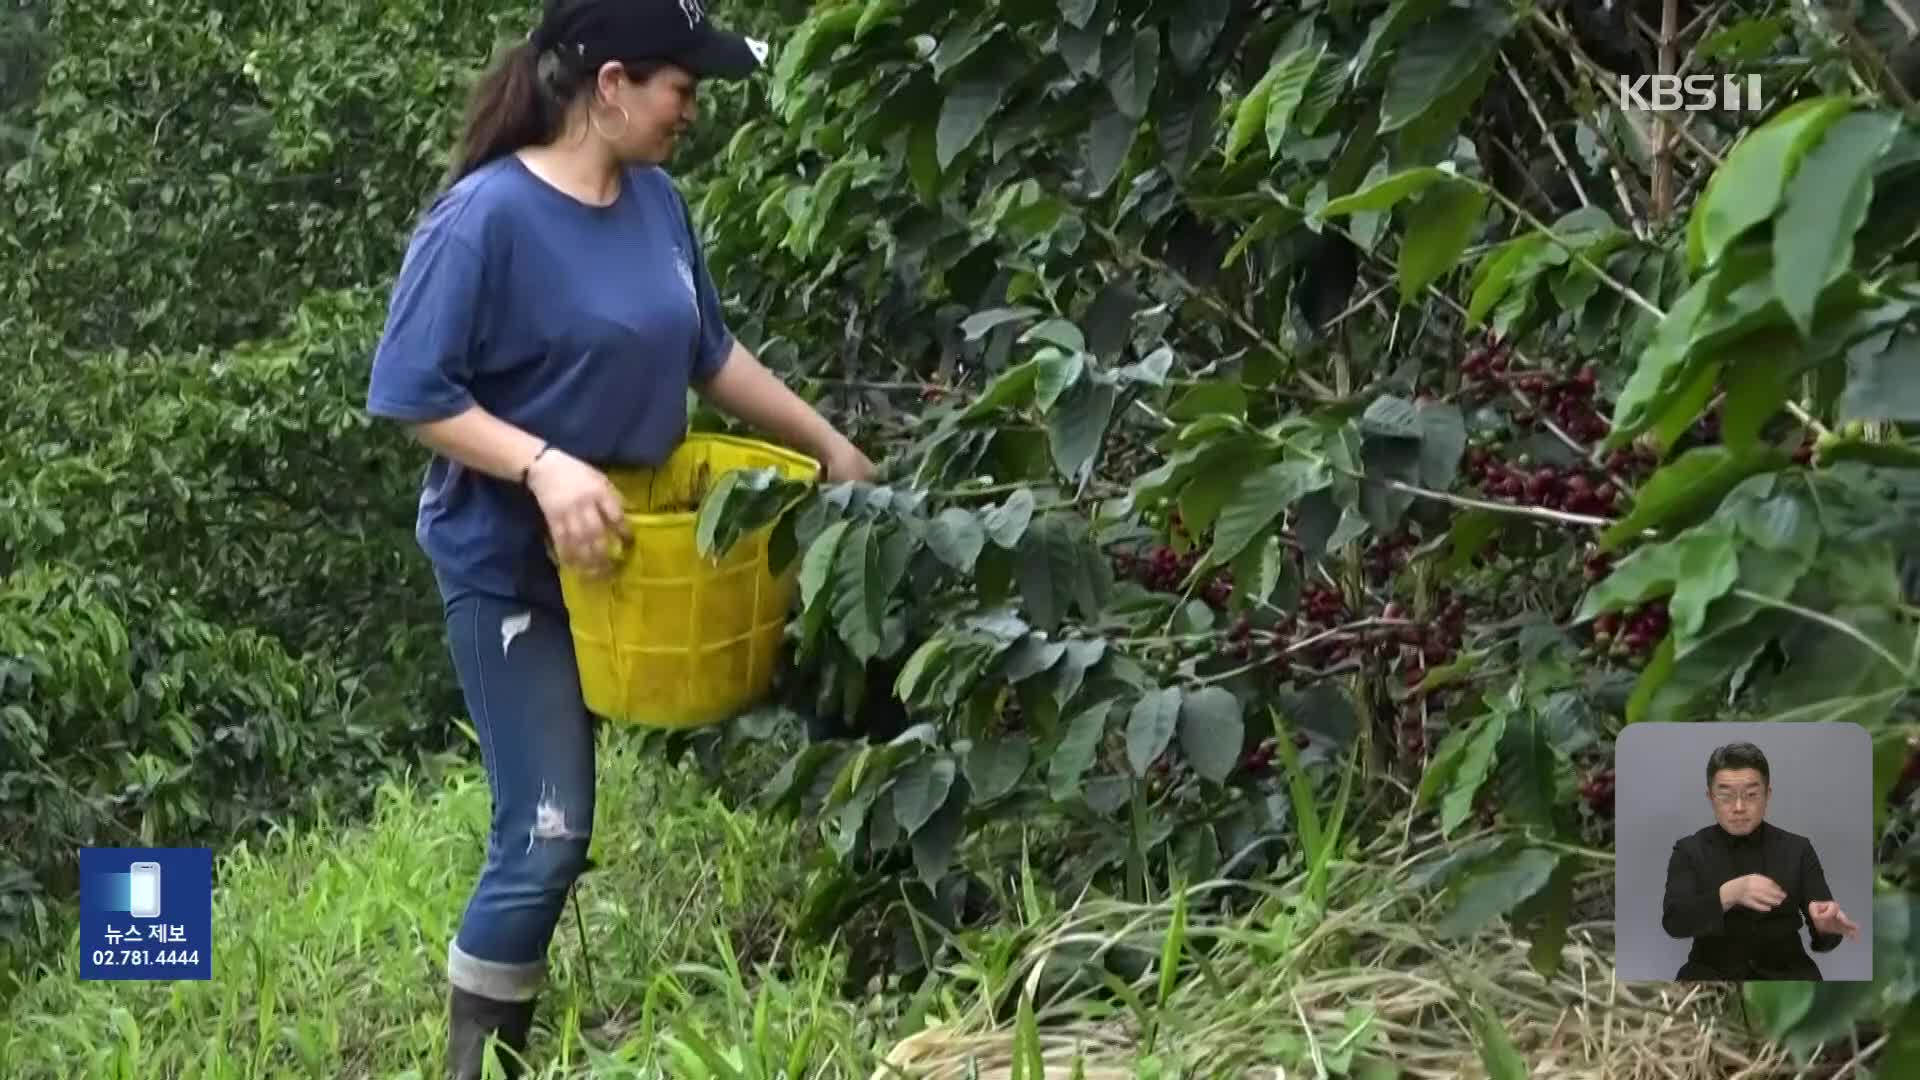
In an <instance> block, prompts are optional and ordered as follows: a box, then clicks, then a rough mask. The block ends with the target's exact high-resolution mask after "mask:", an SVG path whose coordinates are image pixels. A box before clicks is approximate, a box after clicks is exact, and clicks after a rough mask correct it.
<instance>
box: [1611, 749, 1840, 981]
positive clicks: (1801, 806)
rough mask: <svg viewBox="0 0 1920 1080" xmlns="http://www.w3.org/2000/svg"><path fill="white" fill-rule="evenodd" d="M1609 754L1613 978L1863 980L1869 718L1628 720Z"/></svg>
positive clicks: (1669, 979)
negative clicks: (1864, 722)
mask: <svg viewBox="0 0 1920 1080" xmlns="http://www.w3.org/2000/svg"><path fill="white" fill-rule="evenodd" d="M1614 754H1615V757H1614V776H1615V799H1614V807H1615V810H1614V850H1615V857H1616V861H1615V863H1614V927H1615V934H1616V944H1617V965H1618V966H1617V970H1618V973H1619V976H1620V978H1621V979H1624V980H1629V981H1649V982H1675V981H1677V982H1750V981H1760V980H1799V981H1808V982H1854V981H1865V980H1870V979H1872V978H1873V926H1872V916H1873V743H1872V739H1871V737H1870V736H1869V735H1868V733H1867V731H1866V729H1865V728H1863V727H1861V726H1860V725H1859V724H1851V723H1813V724H1793V723H1770V722H1760V723H1711V722H1708V723H1677V724H1660V723H1642V724H1630V725H1628V726H1627V727H1626V728H1625V729H1624V730H1623V731H1622V732H1621V734H1620V738H1619V740H1618V742H1617V743H1616V746H1615V751H1614Z"/></svg>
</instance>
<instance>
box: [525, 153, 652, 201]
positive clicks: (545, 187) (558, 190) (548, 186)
mask: <svg viewBox="0 0 1920 1080" xmlns="http://www.w3.org/2000/svg"><path fill="white" fill-rule="evenodd" d="M507 156H508V157H509V158H512V159H513V167H514V168H516V169H518V170H520V172H521V173H522V174H524V175H525V176H526V177H527V179H529V180H531V181H533V183H534V185H535V186H536V187H538V188H540V189H541V190H542V191H545V192H547V193H548V194H549V195H550V196H551V197H552V198H554V199H558V200H560V201H561V202H563V203H565V204H566V205H568V206H571V207H573V208H575V209H577V210H583V211H586V212H587V213H591V214H605V213H609V212H611V211H613V210H614V209H616V208H617V207H618V206H619V205H620V204H621V202H623V201H625V199H626V197H627V189H628V188H629V187H630V186H631V185H630V184H628V183H627V175H626V170H625V169H621V170H619V171H618V172H616V173H614V185H615V187H614V192H613V198H612V199H610V200H608V201H607V202H604V203H597V202H589V201H588V200H586V199H583V198H581V197H579V196H578V195H575V194H573V193H572V192H570V191H567V190H566V189H565V188H562V187H561V186H560V185H558V184H556V183H554V182H553V181H552V180H549V179H547V178H546V177H544V176H542V175H540V173H539V171H538V170H536V169H535V168H534V167H533V166H532V165H529V164H527V160H526V158H524V157H521V156H520V153H519V151H515V152H513V153H511V154H508V155H507Z"/></svg>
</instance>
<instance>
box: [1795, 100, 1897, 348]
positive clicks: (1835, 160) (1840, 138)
mask: <svg viewBox="0 0 1920 1080" xmlns="http://www.w3.org/2000/svg"><path fill="white" fill-rule="evenodd" d="M1899 124H1900V118H1899V116H1898V115H1897V114H1891V113H1854V114H1852V115H1849V116H1843V117H1840V118H1839V119H1837V120H1835V121H1834V122H1833V124H1832V125H1831V126H1830V127H1828V128H1827V129H1826V132H1825V135H1824V137H1822V138H1821V139H1820V141H1819V142H1818V143H1816V144H1815V145H1814V146H1813V147H1812V148H1811V149H1810V150H1808V151H1807V155H1806V157H1805V159H1804V160H1803V161H1802V162H1801V164H1800V168H1799V171H1798V172H1796V173H1795V174H1794V177H1793V181H1792V183H1790V184H1788V185H1787V189H1786V205H1785V206H1784V207H1782V208H1781V211H1780V217H1779V220H1778V221H1776V222H1775V223H1774V229H1773V283H1774V287H1775V289H1777V290H1778V291H1779V294H1780V302H1781V304H1782V305H1783V306H1784V307H1785V308H1786V310H1787V314H1788V315H1789V316H1791V317H1792V318H1793V322H1794V325H1795V326H1798V327H1799V328H1800V333H1801V334H1802V335H1803V336H1807V337H1811V336H1812V334H1813V307H1814V302H1815V301H1816V300H1818V299H1819V296H1820V291H1821V290H1822V289H1823V288H1825V287H1826V285H1827V283H1828V281H1830V280H1831V279H1832V277H1833V274H1834V273H1835V271H1837V270H1841V269H1844V268H1845V267H1847V266H1850V265H1851V264H1852V262H1853V234H1854V233H1855V232H1857V231H1859V229H1860V226H1861V225H1863V224H1865V223H1866V220H1867V208H1868V206H1869V205H1871V204H1872V202H1873V166H1874V163H1875V161H1877V160H1878V159H1879V157H1880V155H1881V154H1883V153H1884V152H1885V151H1886V149H1887V146H1888V144H1890V143H1891V142H1892V141H1893V135H1894V132H1895V131H1897V130H1898V129H1899Z"/></svg>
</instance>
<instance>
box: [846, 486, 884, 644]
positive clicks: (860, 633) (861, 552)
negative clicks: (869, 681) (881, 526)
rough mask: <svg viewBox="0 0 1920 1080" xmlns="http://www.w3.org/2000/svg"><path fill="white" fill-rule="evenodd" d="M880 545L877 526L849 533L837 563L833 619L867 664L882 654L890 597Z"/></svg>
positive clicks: (862, 524)
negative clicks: (884, 588) (883, 581)
mask: <svg viewBox="0 0 1920 1080" xmlns="http://www.w3.org/2000/svg"><path fill="white" fill-rule="evenodd" d="M879 581H880V546H879V545H878V544H877V543H875V542H874V536H873V523H872V522H867V521H860V522H856V523H854V524H853V526H852V527H851V528H849V529H848V530H847V534H846V537H845V538H844V539H843V540H842V541H841V542H840V545H839V553H838V557H837V558H836V559H835V560H834V564H833V618H834V625H835V627H836V628H837V629H838V631H839V634H840V638H841V640H842V641H845V642H846V643H847V647H848V648H850V649H852V650H853V654H854V655H855V656H856V657H858V658H859V659H860V660H861V661H862V662H863V663H864V662H865V661H868V660H871V659H873V658H874V657H875V656H877V655H879V652H880V638H881V634H880V621H881V618H882V616H883V615H884V613H885V610H886V600H887V598H886V596H885V595H884V594H882V593H881V592H880V589H879Z"/></svg>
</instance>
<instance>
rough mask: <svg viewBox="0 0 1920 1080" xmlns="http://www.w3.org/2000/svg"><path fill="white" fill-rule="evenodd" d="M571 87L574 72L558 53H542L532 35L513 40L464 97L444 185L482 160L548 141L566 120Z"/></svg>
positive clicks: (572, 90)
mask: <svg viewBox="0 0 1920 1080" xmlns="http://www.w3.org/2000/svg"><path fill="white" fill-rule="evenodd" d="M543 56H544V63H543ZM543 67H544V68H545V71H543V70H542V68H543ZM576 89H578V79H577V77H576V76H574V74H573V73H572V72H569V71H567V70H566V69H565V68H564V66H563V65H561V64H560V63H559V57H557V56H555V55H553V54H552V53H546V54H543V53H542V52H541V50H540V48H539V47H538V46H536V45H535V44H533V42H531V41H526V40H522V41H518V42H515V43H514V45H513V47H512V48H510V49H508V50H507V51H506V53H505V54H504V55H502V56H501V57H500V59H498V60H496V61H495V62H494V64H493V66H492V67H490V68H488V69H487V71H486V73H485V74H483V75H481V76H480V81H479V82H477V83H475V84H474V87H473V91H472V93H471V94H470V95H468V97H467V111H466V118H465V120H464V122H463V124H462V126H461V134H460V142H459V144H458V146H456V147H455V149H454V153H453V163H452V165H451V167H450V168H449V169H448V171H447V177H446V184H445V186H447V187H452V186H453V185H454V184H456V183H458V182H459V181H460V180H461V179H462V178H463V177H465V176H466V175H467V174H468V173H471V172H473V171H474V170H475V169H478V168H479V167H481V166H482V165H485V164H486V163H487V162H489V161H493V160H494V159H496V158H501V157H505V156H506V155H508V154H511V153H513V152H514V151H516V150H519V149H520V148H522V147H526V146H539V145H544V144H546V143H548V142H551V141H553V139H554V137H555V136H557V135H558V134H559V133H560V129H561V126H562V125H563V124H564V123H565V122H566V112H567V103H568V102H569V101H570V100H571V99H572V97H573V93H574V91H575V90H576Z"/></svg>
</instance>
